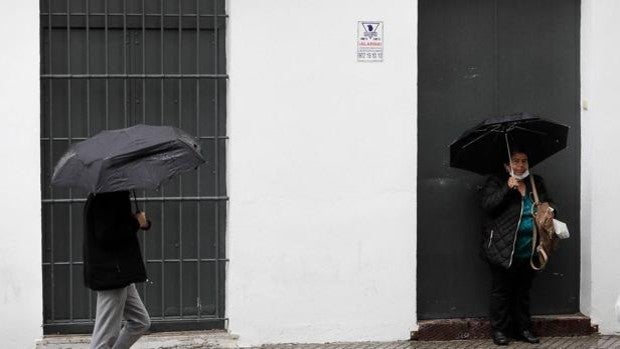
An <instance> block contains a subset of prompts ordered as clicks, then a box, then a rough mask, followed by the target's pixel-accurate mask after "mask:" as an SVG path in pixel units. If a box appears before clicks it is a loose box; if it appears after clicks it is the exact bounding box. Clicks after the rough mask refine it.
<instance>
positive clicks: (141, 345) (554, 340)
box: [37, 331, 620, 349]
mask: <svg viewBox="0 0 620 349" xmlns="http://www.w3.org/2000/svg"><path fill="white" fill-rule="evenodd" d="M89 341H90V338H89V337H88V336H46V337H45V338H44V339H43V340H41V341H40V342H39V343H37V349H40V348H46V349H69V348H71V349H86V348H88V343H89ZM132 348H133V349H231V348H239V347H238V346H237V344H236V338H235V337H234V336H232V335H230V334H228V333H226V332H224V331H204V332H177V333H155V334H152V335H148V336H145V337H143V338H141V339H140V341H138V343H136V344H135V345H134V346H133V347H132ZM491 348H493V349H498V348H528V349H536V348H549V349H555V348H557V349H560V348H561V349H569V348H570V349H599V348H600V349H603V348H605V349H609V348H618V349H620V336H600V335H592V336H588V337H543V338H541V343H540V344H528V343H523V342H516V341H512V342H511V343H510V344H509V345H508V346H505V347H500V346H496V345H495V344H493V342H492V341H491V340H490V339H477V340H459V341H443V342H422V341H399V342H351V343H325V344H273V345H263V346H260V347H252V348H246V349H491Z"/></svg>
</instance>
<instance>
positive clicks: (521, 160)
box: [506, 153, 529, 176]
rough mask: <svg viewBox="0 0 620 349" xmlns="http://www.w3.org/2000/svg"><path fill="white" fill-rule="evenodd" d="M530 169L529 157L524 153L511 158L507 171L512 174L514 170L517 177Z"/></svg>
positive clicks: (513, 155)
mask: <svg viewBox="0 0 620 349" xmlns="http://www.w3.org/2000/svg"><path fill="white" fill-rule="evenodd" d="M528 168H529V164H528V162H527V155H525V154H524V153H514V154H512V157H511V158H510V167H508V166H506V171H508V172H510V170H511V169H512V172H513V173H514V174H515V175H517V176H520V175H522V174H523V173H524V172H525V171H527V169H528Z"/></svg>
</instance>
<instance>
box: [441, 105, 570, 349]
mask: <svg viewBox="0 0 620 349" xmlns="http://www.w3.org/2000/svg"><path fill="white" fill-rule="evenodd" d="M567 135H568V127H567V126H565V125H561V124H558V123H555V122H552V121H549V120H545V119H542V118H539V117H537V116H534V115H532V114H529V113H517V114H511V115H503V116H498V117H493V118H489V119H487V120H485V121H483V122H482V123H480V124H478V125H477V126H475V127H473V128H472V129H469V130H467V131H465V132H464V133H463V135H461V137H459V138H458V139H457V140H456V141H454V142H453V143H452V144H451V145H450V166H452V167H456V168H461V169H465V170H469V171H473V172H476V173H479V174H483V175H490V176H488V178H487V180H486V182H485V184H484V186H483V188H482V198H481V206H482V210H483V212H484V220H483V227H482V251H481V252H482V256H483V257H484V259H485V260H486V261H487V262H488V264H489V267H490V269H491V290H490V294H489V305H490V307H489V318H490V322H491V327H492V338H493V342H494V343H495V344H497V345H507V344H508V343H509V340H508V335H512V336H513V337H514V338H516V339H519V340H523V341H526V342H529V343H538V342H539V341H540V340H539V339H538V338H537V337H536V336H535V335H534V334H533V333H532V328H531V316H530V288H531V286H532V280H533V278H534V276H535V270H534V268H533V260H534V257H535V255H534V254H535V253H536V252H535V251H536V244H537V242H538V241H536V240H537V239H536V235H535V234H534V229H536V228H535V225H534V212H535V201H536V195H534V194H533V193H534V192H537V193H538V199H539V200H540V202H551V199H550V197H549V195H548V192H547V188H546V186H545V184H544V181H543V179H542V177H540V176H537V175H532V174H530V172H529V168H530V166H533V165H535V164H537V163H539V162H541V161H542V160H544V159H546V158H548V157H549V156H551V155H553V154H555V153H556V152H558V151H560V150H562V149H564V148H565V147H566V140H567ZM550 215H551V216H552V215H553V212H551V213H550ZM538 269H539V268H537V270H538Z"/></svg>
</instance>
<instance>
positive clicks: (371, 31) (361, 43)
mask: <svg viewBox="0 0 620 349" xmlns="http://www.w3.org/2000/svg"><path fill="white" fill-rule="evenodd" d="M357 61H358V62H382V61H383V21H359V22H357Z"/></svg>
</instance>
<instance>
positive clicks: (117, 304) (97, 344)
mask: <svg viewBox="0 0 620 349" xmlns="http://www.w3.org/2000/svg"><path fill="white" fill-rule="evenodd" d="M126 298H127V289H126V288H119V289H114V290H106V291H97V314H96V317H95V328H94V329H93V335H92V337H91V340H90V347H89V348H90V349H109V348H112V346H113V345H114V343H115V342H116V340H117V338H118V335H119V332H120V330H121V320H122V317H123V308H124V306H125V299H126Z"/></svg>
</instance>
